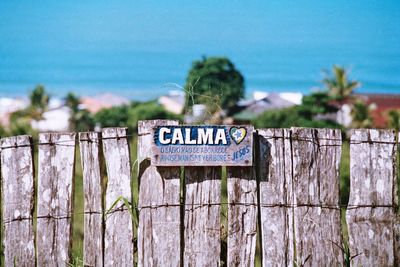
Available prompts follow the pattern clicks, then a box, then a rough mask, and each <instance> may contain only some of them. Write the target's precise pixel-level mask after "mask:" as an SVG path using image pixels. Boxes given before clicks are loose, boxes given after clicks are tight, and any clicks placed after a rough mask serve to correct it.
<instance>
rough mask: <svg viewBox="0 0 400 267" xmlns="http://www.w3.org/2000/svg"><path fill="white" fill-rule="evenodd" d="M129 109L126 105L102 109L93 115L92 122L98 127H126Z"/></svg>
mask: <svg viewBox="0 0 400 267" xmlns="http://www.w3.org/2000/svg"><path fill="white" fill-rule="evenodd" d="M129 109H130V107H129V106H128V105H123V106H117V107H112V108H107V109H102V110H100V111H99V112H97V113H96V114H95V115H94V122H95V123H96V124H98V125H99V126H100V127H126V126H127V125H128V119H129V114H128V112H129Z"/></svg>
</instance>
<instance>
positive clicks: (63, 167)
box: [37, 133, 75, 266]
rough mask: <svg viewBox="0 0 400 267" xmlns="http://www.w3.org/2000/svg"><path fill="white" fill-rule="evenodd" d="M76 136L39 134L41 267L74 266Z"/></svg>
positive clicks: (38, 254)
mask: <svg viewBox="0 0 400 267" xmlns="http://www.w3.org/2000/svg"><path fill="white" fill-rule="evenodd" d="M74 164H75V134H74V133H43V134H39V174H38V212H37V263H38V266H65V265H66V263H69V262H70V256H71V255H70V254H71V245H72V212H73V209H72V208H73V197H72V193H73V191H74V183H73V177H74Z"/></svg>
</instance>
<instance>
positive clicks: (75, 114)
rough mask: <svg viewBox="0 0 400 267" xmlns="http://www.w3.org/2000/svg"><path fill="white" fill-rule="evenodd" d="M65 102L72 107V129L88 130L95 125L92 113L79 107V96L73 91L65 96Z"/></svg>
mask: <svg viewBox="0 0 400 267" xmlns="http://www.w3.org/2000/svg"><path fill="white" fill-rule="evenodd" d="M65 104H66V106H67V107H69V108H70V109H71V116H70V118H69V130H70V131H80V132H81V131H88V130H92V129H93V127H94V120H93V118H92V115H91V114H90V113H89V112H88V111H87V110H86V109H80V108H79V104H80V101H79V97H77V96H76V95H75V94H73V93H68V95H67V96H66V98H65Z"/></svg>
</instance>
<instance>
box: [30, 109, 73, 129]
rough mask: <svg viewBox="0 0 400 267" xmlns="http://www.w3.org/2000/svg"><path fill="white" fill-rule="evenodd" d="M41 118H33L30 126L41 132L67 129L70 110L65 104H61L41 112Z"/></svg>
mask: <svg viewBox="0 0 400 267" xmlns="http://www.w3.org/2000/svg"><path fill="white" fill-rule="evenodd" d="M42 116H43V119H42V120H40V121H35V120H33V121H32V122H31V126H32V128H33V129H35V130H38V131H41V132H45V131H46V132H47V131H50V132H62V131H68V126H69V118H70V116H71V110H70V109H69V108H68V107H66V106H61V107H58V108H54V109H51V110H48V111H46V112H44V113H43V115H42Z"/></svg>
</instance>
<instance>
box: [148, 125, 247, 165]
mask: <svg viewBox="0 0 400 267" xmlns="http://www.w3.org/2000/svg"><path fill="white" fill-rule="evenodd" d="M253 130H254V129H253V127H252V126H227V125H222V126H221V125H212V126H207V125H201V126H186V125H183V126H159V127H156V128H155V129H154V133H153V139H154V145H153V147H152V158H151V162H152V164H153V165H156V166H251V165H252V160H253V152H252V151H253Z"/></svg>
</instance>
